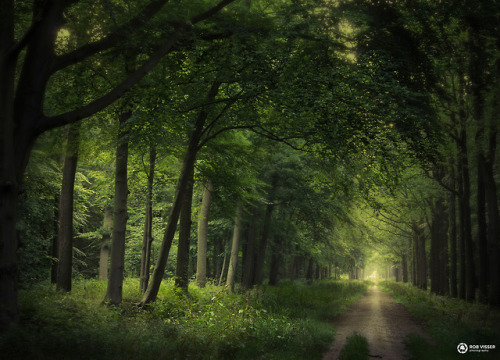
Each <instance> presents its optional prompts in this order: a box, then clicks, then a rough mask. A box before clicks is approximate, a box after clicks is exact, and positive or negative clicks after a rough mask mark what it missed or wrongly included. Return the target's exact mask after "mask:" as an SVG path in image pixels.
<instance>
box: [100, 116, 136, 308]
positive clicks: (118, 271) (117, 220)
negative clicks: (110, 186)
mask: <svg viewBox="0 0 500 360" xmlns="http://www.w3.org/2000/svg"><path fill="white" fill-rule="evenodd" d="M131 115H132V114H131V113H130V112H125V113H122V114H120V130H119V134H118V146H117V148H116V166H115V196H114V206H113V232H112V235H111V265H110V269H109V279H108V288H107V290H106V296H105V297H104V302H107V303H109V304H112V305H119V304H120V303H121V302H122V291H123V270H124V268H125V236H126V230H127V220H128V212H127V199H128V184H127V181H128V180H127V164H128V133H127V132H126V130H125V124H126V122H127V120H128V119H129V118H130V116H131Z"/></svg>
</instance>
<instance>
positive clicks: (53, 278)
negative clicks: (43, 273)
mask: <svg viewBox="0 0 500 360" xmlns="http://www.w3.org/2000/svg"><path fill="white" fill-rule="evenodd" d="M59 202H60V194H56V196H54V236H53V237H52V246H51V249H50V257H51V265H50V283H51V284H56V283H57V259H58V258H59V245H58V243H57V237H58V232H59Z"/></svg>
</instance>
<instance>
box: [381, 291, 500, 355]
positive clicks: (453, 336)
mask: <svg viewBox="0 0 500 360" xmlns="http://www.w3.org/2000/svg"><path fill="white" fill-rule="evenodd" d="M381 285H382V286H383V287H384V288H385V289H386V290H388V291H389V292H391V293H392V294H393V295H394V298H395V299H396V301H397V302H399V303H401V304H403V305H404V306H405V307H407V308H408V310H409V311H410V313H412V315H414V316H415V317H417V318H419V319H420V320H421V321H422V322H423V324H424V325H425V327H426V329H427V331H428V333H429V335H430V336H431V337H432V339H433V340H434V344H432V345H429V344H428V343H427V342H426V340H425V339H423V338H421V337H419V336H410V337H409V338H408V339H407V342H406V346H407V348H408V349H409V351H410V353H411V354H412V359H415V360H420V359H422V360H423V359H425V360H433V359H436V360H438V359H439V360H441V359H443V360H446V359H456V358H459V357H460V358H467V359H482V360H485V359H498V358H500V349H498V348H499V347H500V343H499V339H500V311H499V310H498V309H492V308H490V307H489V306H486V305H482V304H477V303H473V304H471V303H468V302H465V301H463V300H458V299H453V298H449V297H445V296H438V295H435V294H431V293H430V292H427V291H423V290H421V289H418V288H416V287H414V286H412V285H410V284H404V283H396V282H384V283H382V284H381ZM462 342H463V343H466V344H469V345H470V344H473V345H496V347H497V349H495V350H490V351H489V352H488V353H477V352H470V351H469V352H468V353H466V354H464V355H461V354H459V353H458V351H457V346H458V344H460V343H462Z"/></svg>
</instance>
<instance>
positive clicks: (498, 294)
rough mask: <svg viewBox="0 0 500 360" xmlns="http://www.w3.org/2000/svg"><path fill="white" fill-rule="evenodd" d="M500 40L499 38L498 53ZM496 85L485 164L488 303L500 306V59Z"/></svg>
mask: <svg viewBox="0 0 500 360" xmlns="http://www.w3.org/2000/svg"><path fill="white" fill-rule="evenodd" d="M499 49H500V38H497V51H498V50H499ZM495 67H496V69H495V71H496V83H495V90H494V93H493V96H492V103H491V106H490V107H491V109H492V110H491V115H490V117H489V134H488V135H489V136H488V138H489V139H488V151H487V156H486V162H485V177H484V180H485V191H486V205H487V212H488V233H487V237H488V255H489V275H490V278H489V280H490V283H489V285H490V291H489V296H488V301H489V303H490V304H491V305H496V306H498V305H500V233H499V231H500V214H499V212H498V192H497V184H496V182H495V155H496V151H497V136H498V114H499V112H500V58H497V60H496V63H495Z"/></svg>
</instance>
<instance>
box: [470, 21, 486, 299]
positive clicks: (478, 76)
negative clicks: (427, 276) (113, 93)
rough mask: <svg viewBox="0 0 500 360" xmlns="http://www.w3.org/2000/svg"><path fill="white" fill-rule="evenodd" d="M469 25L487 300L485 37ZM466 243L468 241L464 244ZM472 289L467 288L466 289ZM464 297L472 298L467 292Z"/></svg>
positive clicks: (482, 281) (482, 280) (482, 291)
mask: <svg viewBox="0 0 500 360" xmlns="http://www.w3.org/2000/svg"><path fill="white" fill-rule="evenodd" d="M468 25H469V29H468V30H469V31H468V35H469V39H468V40H469V41H468V45H469V57H470V61H469V77H470V84H471V86H470V88H471V95H472V117H473V118H474V121H475V123H476V134H475V149H476V161H477V198H476V200H477V203H476V205H477V226H478V228H477V242H476V243H477V247H478V260H479V261H478V270H479V273H478V275H479V276H478V285H479V301H481V302H486V301H487V299H488V283H489V279H488V276H489V274H488V249H487V246H488V240H487V228H486V197H485V196H486V194H485V167H486V157H485V153H484V151H483V148H484V145H485V144H486V141H485V136H484V135H485V121H484V120H485V119H484V105H485V95H486V94H485V91H486V84H485V71H486V66H487V65H486V59H487V55H486V53H485V47H486V45H485V40H484V38H485V37H484V34H482V25H483V24H481V23H480V22H479V21H478V20H477V18H475V17H473V16H471V17H469V18H468ZM466 245H467V244H466ZM470 291H472V289H469V292H470ZM467 300H473V295H472V294H469V295H468V296H467Z"/></svg>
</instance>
